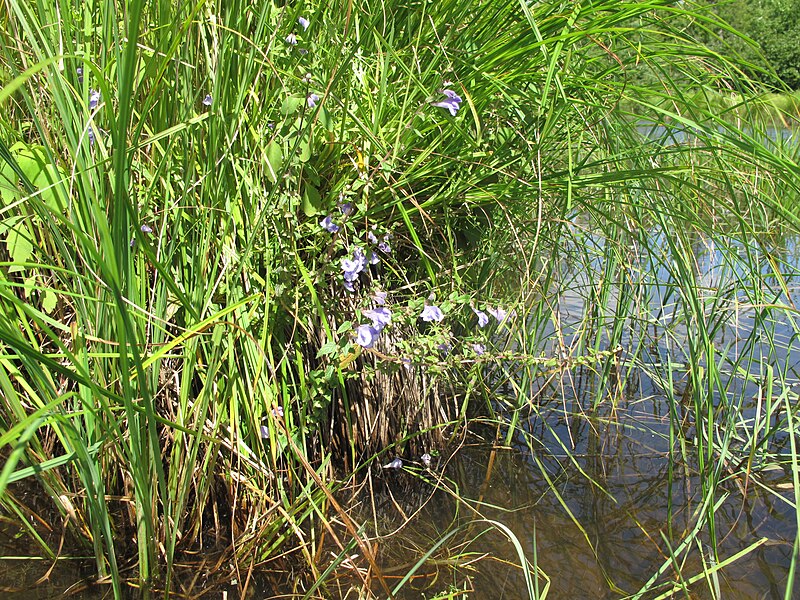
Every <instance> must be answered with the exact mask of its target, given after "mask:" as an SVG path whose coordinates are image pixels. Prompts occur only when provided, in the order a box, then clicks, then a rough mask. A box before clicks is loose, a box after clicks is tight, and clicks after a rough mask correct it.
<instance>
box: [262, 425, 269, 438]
mask: <svg viewBox="0 0 800 600" xmlns="http://www.w3.org/2000/svg"><path fill="white" fill-rule="evenodd" d="M261 439H262V440H268V439H269V427H268V426H267V425H262V426H261Z"/></svg>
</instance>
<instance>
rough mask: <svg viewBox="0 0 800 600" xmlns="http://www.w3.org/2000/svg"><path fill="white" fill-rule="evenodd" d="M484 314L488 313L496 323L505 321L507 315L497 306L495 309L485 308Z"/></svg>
mask: <svg viewBox="0 0 800 600" xmlns="http://www.w3.org/2000/svg"><path fill="white" fill-rule="evenodd" d="M486 312H488V313H489V314H490V315H492V316H493V317H494V318H495V319H497V322H498V323H502V322H503V321H505V320H506V317H507V316H508V313H507V312H506V311H505V310H503V309H502V308H500V307H499V306H498V307H497V308H492V307H491V306H487V307H486Z"/></svg>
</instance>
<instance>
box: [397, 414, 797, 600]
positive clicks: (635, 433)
mask: <svg viewBox="0 0 800 600" xmlns="http://www.w3.org/2000/svg"><path fill="white" fill-rule="evenodd" d="M566 408H567V410H568V411H569V412H568V413H565V412H564V407H563V406H557V405H553V406H549V407H546V408H543V409H542V410H541V411H540V413H539V414H538V415H536V416H534V417H532V418H531V419H530V421H529V423H528V427H527V428H528V429H529V432H530V433H531V435H532V437H533V438H535V439H536V440H539V441H540V442H541V443H543V444H544V447H536V446H534V447H533V448H532V449H531V448H529V447H528V445H527V444H525V443H524V442H521V441H520V440H519V439H518V440H517V442H516V443H515V445H514V448H512V449H501V450H498V451H496V452H495V459H494V462H493V466H492V468H491V470H489V469H487V465H488V464H489V462H490V460H489V459H490V454H491V450H490V448H489V446H488V445H477V446H469V447H465V448H464V449H462V450H461V452H460V457H459V459H458V466H457V467H455V471H456V473H457V474H456V475H454V478H455V479H456V480H457V481H458V483H459V489H460V493H461V494H462V495H463V496H464V497H466V498H471V499H473V500H478V499H480V500H481V502H482V503H483V504H482V507H481V508H479V511H480V513H481V514H482V515H483V516H484V517H486V518H488V519H493V520H497V521H499V522H501V523H503V524H505V525H507V526H508V527H509V528H510V529H511V530H512V531H513V532H514V534H515V535H516V537H517V538H518V540H519V541H520V543H521V544H522V545H523V547H524V549H525V553H526V556H527V557H528V559H529V560H531V559H532V557H533V556H534V554H535V555H536V556H537V560H538V565H539V567H540V568H541V569H542V571H543V572H544V574H546V576H547V577H548V578H549V579H550V588H549V591H548V594H547V597H548V598H558V599H561V598H563V599H569V598H609V599H610V598H622V597H626V596H628V595H632V594H635V593H636V592H637V591H639V590H640V589H641V588H642V586H643V585H644V584H645V583H646V582H647V581H648V580H649V579H650V577H651V576H652V575H653V574H654V573H656V572H657V571H658V570H659V568H661V567H662V566H663V565H665V563H668V557H667V552H668V546H667V543H666V541H665V538H666V539H667V540H669V541H670V544H671V545H672V547H673V548H678V547H679V545H680V543H681V540H682V539H683V538H684V537H685V536H686V535H687V533H688V532H689V531H691V529H692V528H693V526H694V525H695V523H696V522H697V514H696V511H697V510H698V509H699V508H700V503H701V501H702V490H701V488H700V481H699V478H698V477H697V474H696V471H695V469H694V468H693V467H692V465H689V464H685V463H684V462H682V461H681V460H680V459H679V458H677V454H679V453H677V452H673V460H672V461H671V460H670V442H669V436H668V433H669V424H668V415H665V414H663V411H662V408H663V406H662V403H660V402H659V401H658V400H657V399H649V400H638V401H631V402H628V403H623V404H622V405H618V406H617V407H616V408H614V409H612V408H610V407H602V410H601V411H598V412H596V413H595V414H591V415H590V414H581V411H580V409H579V407H577V406H576V405H575V404H574V403H571V402H570V403H567V404H566ZM565 415H566V416H565ZM573 443H574V450H573V451H572V452H573V457H574V458H575V459H576V464H573V463H571V462H569V461H568V460H567V459H566V456H565V453H563V452H558V450H556V449H557V448H559V447H560V446H561V444H564V445H566V446H567V447H570V448H572V447H573V446H572V444H573ZM670 468H672V476H671V477H670V474H669V471H670ZM548 480H549V481H548ZM761 481H762V482H763V483H766V484H767V485H770V486H773V488H775V489H778V488H777V487H776V486H779V485H780V484H785V483H786V482H787V481H788V477H787V475H786V474H785V473H784V472H782V471H781V472H779V473H777V474H775V473H772V474H770V475H769V477H763V476H762V477H761ZM738 484H742V485H745V486H747V488H748V489H747V494H746V495H744V496H743V495H742V494H741V493H740V490H739V487H738ZM554 489H555V490H556V491H557V494H556V493H554V492H553V490H554ZM723 490H725V491H728V492H729V493H730V495H729V497H728V498H727V499H726V500H724V501H722V502H721V503H720V505H719V507H718V508H717V511H716V526H717V532H718V533H717V537H718V539H719V540H720V541H719V544H718V556H719V557H720V560H725V559H727V558H728V557H730V556H733V555H734V554H736V553H737V552H739V551H741V550H743V549H745V548H747V547H748V546H750V545H751V544H753V543H755V542H756V541H758V540H760V539H762V538H764V542H763V544H762V545H760V546H759V547H758V548H756V549H755V550H754V551H752V552H750V553H749V554H747V555H746V556H744V557H742V558H740V559H739V560H738V561H736V563H735V564H733V565H730V566H728V567H726V568H725V569H724V570H723V571H722V572H721V574H720V577H719V582H718V585H719V590H720V593H721V596H719V597H722V598H726V599H736V600H738V599H742V600H744V599H755V598H783V597H784V588H785V582H786V579H787V569H788V565H789V562H790V560H791V553H792V543H793V541H794V536H795V533H796V527H795V521H794V519H795V517H794V511H793V510H792V509H791V507H790V506H789V504H788V503H787V502H786V501H784V500H783V499H786V500H788V498H789V492H788V491H785V490H784V491H783V492H778V493H779V494H780V496H781V498H783V499H781V498H778V497H775V496H772V495H771V494H769V493H766V492H763V491H760V490H758V489H757V488H756V486H755V484H754V483H753V482H750V483H749V484H748V482H743V481H739V482H737V481H731V482H730V483H729V484H728V485H726V486H724V487H723ZM559 496H560V499H559ZM437 498H438V500H437ZM487 505H494V506H496V507H499V508H490V507H488V506H487ZM463 513H464V511H463V509H462V515H463V516H462V519H465V520H469V519H470V518H474V517H475V515H471V516H470V515H464V514H463ZM425 515H426V517H425V527H428V528H430V527H436V526H437V525H441V524H443V523H450V522H451V520H452V518H453V503H452V502H450V501H448V500H447V499H446V498H442V496H436V497H434V499H433V500H432V501H431V503H430V504H429V505H428V508H427V511H426V513H425ZM670 516H671V519H669V521H670V522H668V518H669V517H670ZM418 526H419V525H418ZM423 529H424V527H423ZM480 529H481V528H480V527H479V526H476V529H475V530H473V532H471V536H474V535H475V533H476V532H477V531H479V530H480ZM444 532H445V530H444V529H443V530H442V531H440V532H439V533H440V535H441V534H444ZM670 532H671V533H670ZM471 536H464V539H468V538H469V537H471ZM662 536H663V537H662ZM700 540H702V543H701V544H693V545H692V548H691V550H690V551H689V552H688V553H687V555H686V557H685V559H683V560H684V561H685V562H683V567H682V569H681V574H682V576H683V577H684V578H687V579H688V578H690V577H691V576H693V575H695V574H697V573H701V572H702V569H703V568H702V560H703V556H702V554H704V555H705V558H706V560H709V556H710V555H711V551H710V548H709V546H708V536H703V535H701V536H700ZM698 545H699V546H700V547H699V548H698ZM469 550H472V551H475V552H478V553H487V554H488V555H489V556H490V557H492V558H485V559H483V562H482V563H481V564H480V565H479V566H478V567H477V569H478V572H477V573H476V574H475V575H474V576H473V577H469V580H470V583H471V584H472V585H473V586H474V589H475V595H474V597H476V598H507V599H516V598H527V597H528V595H527V591H526V588H525V583H524V578H523V576H522V573H521V571H520V570H519V569H518V568H517V567H513V566H509V565H514V564H517V565H518V564H519V560H518V558H517V556H516V555H515V553H514V551H513V548H512V546H511V544H510V543H509V542H508V541H507V539H505V538H504V537H503V536H501V535H497V534H494V535H489V536H486V537H484V538H481V539H479V540H478V541H476V542H475V543H474V544H471V545H470V547H469ZM701 552H702V554H701ZM500 561H507V563H505V562H500ZM423 570H424V569H423ZM462 576H464V577H466V574H463V573H462ZM674 578H675V571H674V569H672V568H671V567H669V566H668V568H667V569H666V570H665V574H664V575H663V576H662V577H660V578H659V581H661V582H666V581H672V580H674ZM540 585H541V586H544V585H545V579H544V578H541V579H540ZM659 590H660V591H661V592H663V591H664V588H663V587H662V588H659ZM690 590H691V596H690V597H691V598H713V597H714V596H713V595H712V594H711V593H710V592H709V590H708V587H707V584H706V583H705V582H701V583H699V584H696V585H694V586H691V587H690ZM657 595H658V594H656V593H652V592H650V593H646V594H645V595H644V596H643V597H644V598H654V597H656V596H657ZM679 596H682V594H679V595H676V596H675V597H679ZM407 597H409V598H410V597H414V595H413V593H411V594H410V595H408V596H407ZM417 597H418V596H417ZM471 597H472V596H471ZM670 597H671V596H670ZM794 597H800V585H797V584H796V585H795V596H794Z"/></svg>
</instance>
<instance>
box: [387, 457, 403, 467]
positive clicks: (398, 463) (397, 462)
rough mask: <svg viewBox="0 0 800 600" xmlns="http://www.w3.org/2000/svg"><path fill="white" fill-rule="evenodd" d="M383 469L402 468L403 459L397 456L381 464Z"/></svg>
mask: <svg viewBox="0 0 800 600" xmlns="http://www.w3.org/2000/svg"><path fill="white" fill-rule="evenodd" d="M383 468H384V469H402V468H403V461H402V460H401V459H399V458H395V459H394V460H393V461H392V462H390V463H389V464H387V465H383Z"/></svg>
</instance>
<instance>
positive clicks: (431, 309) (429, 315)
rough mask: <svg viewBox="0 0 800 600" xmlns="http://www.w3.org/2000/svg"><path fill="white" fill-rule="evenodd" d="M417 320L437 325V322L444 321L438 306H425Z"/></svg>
mask: <svg viewBox="0 0 800 600" xmlns="http://www.w3.org/2000/svg"><path fill="white" fill-rule="evenodd" d="M419 318H420V319H422V320H423V321H426V322H427V323H430V322H432V321H435V322H436V323H438V322H439V321H441V320H443V319H444V314H443V313H442V310H441V309H440V308H439V307H438V306H434V305H433V304H426V305H425V308H423V309H422V313H420V315H419Z"/></svg>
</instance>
